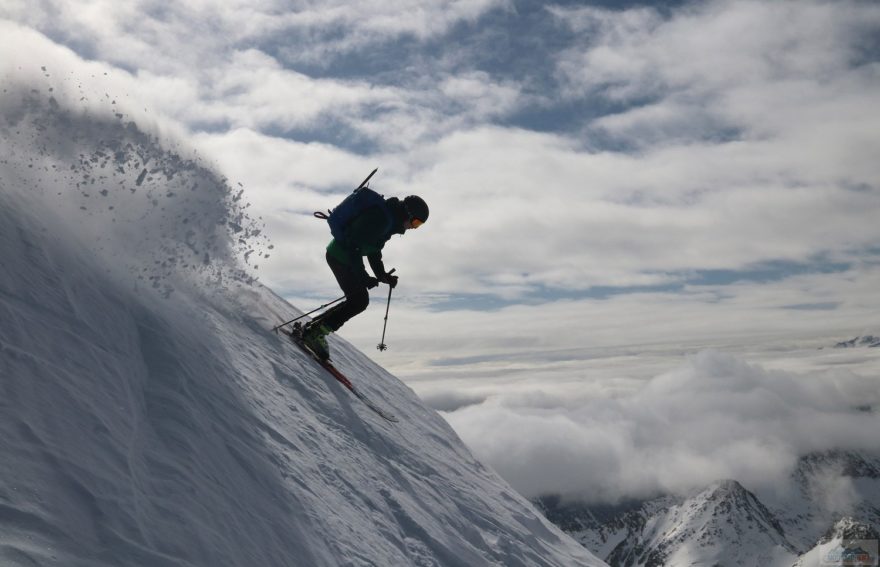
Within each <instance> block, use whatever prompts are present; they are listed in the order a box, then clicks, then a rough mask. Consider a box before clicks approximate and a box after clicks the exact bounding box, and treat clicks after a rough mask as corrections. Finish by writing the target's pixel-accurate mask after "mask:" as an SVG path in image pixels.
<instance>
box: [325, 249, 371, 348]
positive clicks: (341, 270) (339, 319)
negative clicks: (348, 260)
mask: <svg viewBox="0 0 880 567" xmlns="http://www.w3.org/2000/svg"><path fill="white" fill-rule="evenodd" d="M326 258H327V265H328V266H330V269H331V270H333V275H334V276H336V281H337V282H338V283H339V287H340V288H342V292H343V293H344V294H345V301H343V302H342V303H340V304H338V305H336V306H335V307H332V308H330V309H328V310H327V311H325V312H324V313H323V314H322V315H320V316H319V317H317V318H316V321H318V322H320V323H321V324H323V325H325V326H327V327H328V328H329V329H330V330H332V331H336V330H338V329H339V328H340V327H341V326H342V325H344V324H345V322H346V321H348V320H349V319H351V318H352V317H354V316H355V315H357V314H359V313H362V312H363V311H364V310H365V309H366V308H367V306H368V305H369V304H370V293H369V291H368V290H367V286H366V283H365V282H364V281H363V278H362V277H361V274H360V273H359V272H358V271H356V268H353V267H352V266H346V265H345V264H343V263H342V262H340V261H339V260H337V259H336V258H334V257H332V256H330V253H329V252H328V253H327V256H326Z"/></svg>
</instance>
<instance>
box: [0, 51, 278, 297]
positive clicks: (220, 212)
mask: <svg viewBox="0 0 880 567" xmlns="http://www.w3.org/2000/svg"><path fill="white" fill-rule="evenodd" d="M41 70H42V71H43V72H44V74H45V81H46V83H45V84H46V85H47V86H46V87H45V89H44V91H41V90H38V89H33V88H28V87H27V86H23V85H13V86H8V87H6V88H5V89H4V91H3V98H2V103H0V165H2V173H0V184H2V187H3V189H4V190H5V191H8V192H12V193H16V194H18V195H19V196H21V197H23V198H26V199H39V200H41V201H42V202H43V203H44V204H45V205H47V206H48V208H49V209H50V210H53V211H55V212H56V213H57V215H58V219H57V222H63V223H65V224H66V225H68V226H69V227H71V228H73V231H74V232H75V233H76V234H77V235H79V236H80V237H81V239H82V241H81V242H80V243H79V244H81V245H82V246H86V247H89V248H90V249H91V250H92V251H93V252H94V253H97V254H100V255H101V256H103V257H105V258H108V260H109V261H110V262H109V263H110V264H111V265H113V266H114V267H115V268H118V270H117V271H118V272H119V273H120V274H124V273H128V274H130V275H133V276H134V277H135V281H136V282H137V283H139V284H145V285H148V286H150V287H152V288H156V289H157V290H159V291H160V292H162V293H163V294H165V295H167V294H169V293H171V292H172V291H173V289H174V281H175V279H176V278H178V277H179V276H184V277H185V276H191V275H199V276H202V277H208V278H211V279H214V280H217V281H218V282H221V283H232V282H250V281H252V280H253V279H254V276H253V275H252V273H253V271H252V270H247V269H246V268H247V267H240V266H242V261H243V262H245V263H246V264H249V265H250V267H252V268H253V269H256V268H258V266H259V258H263V257H268V255H269V250H270V249H271V248H272V246H271V244H270V243H269V241H268V239H267V238H266V236H265V235H264V234H263V232H262V226H261V225H260V224H259V221H258V220H255V219H253V218H251V217H250V216H249V215H248V212H247V208H248V207H249V204H248V203H246V202H245V201H244V198H243V194H244V189H243V188H242V187H240V186H238V187H235V188H233V187H232V186H231V185H230V183H229V182H228V181H227V180H226V179H225V178H223V177H221V176H220V175H218V174H217V173H215V172H214V171H213V170H212V169H211V168H210V167H208V166H207V165H205V164H204V163H203V162H202V160H201V159H200V158H198V156H196V155H189V154H192V152H191V150H189V149H187V148H182V147H180V145H179V144H177V143H175V142H173V141H167V140H166V141H163V140H161V138H160V136H159V135H158V134H156V133H149V132H147V131H145V130H143V129H141V128H140V127H139V126H138V125H137V124H136V123H135V122H134V121H133V120H130V119H128V118H127V116H126V114H125V113H124V111H123V109H122V108H120V106H121V105H117V103H116V100H115V99H114V98H113V96H112V95H110V94H109V93H105V95H104V97H103V100H99V101H97V103H96V102H95V101H92V100H91V98H90V97H89V96H87V95H86V93H85V92H84V91H80V92H79V93H78V94H80V98H81V101H80V102H79V103H77V102H73V101H71V100H70V99H71V97H70V96H69V93H68V94H67V96H64V95H59V96H57V97H56V93H55V87H52V86H49V85H52V84H53V82H52V80H51V75H50V74H49V73H48V72H46V71H45V67H43V68H42V69H41ZM4 84H9V83H8V81H7V82H4ZM91 96H94V95H91ZM77 106H78V107H77ZM102 107H103V108H102Z"/></svg>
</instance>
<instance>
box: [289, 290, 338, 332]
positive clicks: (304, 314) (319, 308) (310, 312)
mask: <svg viewBox="0 0 880 567" xmlns="http://www.w3.org/2000/svg"><path fill="white" fill-rule="evenodd" d="M343 299H345V296H344V295H343V296H342V297H340V298H339V299H334V300H333V301H331V302H330V303H325V304H324V305H322V306H320V307H318V308H317V309H312V310H311V311H309V312H308V313H303V314H302V315H300V316H299V317H297V318H295V319H291V320H290V321H288V322H287V323H281V324H280V325H278V326H276V327H274V328H273V329H272V330H273V331H274V332H276V333H277V332H278V329H280V328H281V327H284V326H285V325H290V324H291V323H293V322H294V321H299V320H300V319H302V318H303V317H305V316H306V315H311V314H312V313H314V312H315V311H320V310H321V309H324V308H325V307H330V306H331V305H333V304H334V303H338V302H340V301H342V300H343Z"/></svg>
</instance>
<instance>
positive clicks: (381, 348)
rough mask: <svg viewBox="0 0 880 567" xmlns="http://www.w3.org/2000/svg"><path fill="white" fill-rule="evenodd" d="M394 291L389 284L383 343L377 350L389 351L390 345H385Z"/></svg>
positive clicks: (391, 272) (383, 326)
mask: <svg viewBox="0 0 880 567" xmlns="http://www.w3.org/2000/svg"><path fill="white" fill-rule="evenodd" d="M388 273H389V274H393V273H394V270H391V271H390V272H388ZM392 291H394V288H393V287H391V285H390V284H389V286H388V303H387V304H386V305H385V324H384V325H382V342H380V343H379V344H378V345H377V346H376V348H377V349H379V350H381V351H385V350H388V345H386V344H385V329H387V328H388V310H389V309H391V292H392Z"/></svg>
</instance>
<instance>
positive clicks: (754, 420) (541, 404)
mask: <svg viewBox="0 0 880 567" xmlns="http://www.w3.org/2000/svg"><path fill="white" fill-rule="evenodd" d="M870 382H871V380H870V379H868V378H862V377H858V376H855V375H844V374H828V373H824V374H815V375H798V374H792V373H788V372H779V371H767V370H764V369H763V368H761V367H759V366H755V365H750V364H747V363H745V362H743V361H742V360H740V359H738V358H735V357H733V356H730V355H725V354H721V353H717V352H712V351H705V352H702V353H700V354H699V355H697V356H695V357H693V358H691V359H689V361H688V362H687V364H686V365H684V366H683V367H680V368H678V369H676V370H673V371H670V372H667V373H664V374H661V375H659V376H656V377H654V378H652V379H650V380H649V381H648V382H647V383H646V384H644V387H642V388H640V389H639V390H638V391H636V392H635V393H632V394H630V395H625V396H613V395H612V396H609V395H604V396H596V395H595V393H591V395H589V396H583V395H582V396H577V397H574V398H572V397H571V396H570V395H565V397H562V394H554V393H547V392H541V391H540V390H533V391H531V392H522V393H516V394H511V395H502V396H497V397H495V398H492V399H490V400H489V401H487V402H485V403H484V404H482V405H479V406H469V407H465V408H462V409H459V410H458V411H456V412H454V413H451V414H449V415H448V419H449V420H450V422H451V423H452V424H453V426H454V427H455V428H456V430H457V431H458V432H459V433H460V434H461V435H462V437H463V438H464V439H465V441H466V442H467V443H468V444H469V445H470V446H471V447H472V448H473V449H474V450H475V452H476V453H477V454H478V455H479V456H480V457H482V458H484V459H485V460H486V461H487V462H489V463H490V464H492V465H493V466H494V467H495V468H496V469H497V470H498V471H499V472H500V473H501V474H502V476H504V477H505V478H506V479H508V480H509V481H510V482H511V483H512V484H513V485H514V486H515V487H516V488H517V489H518V490H519V491H521V492H523V493H524V494H527V495H530V496H535V495H539V494H547V493H561V494H566V495H570V496H579V497H582V498H586V499H588V500H590V501H601V502H614V501H616V500H618V499H620V498H626V497H645V496H650V495H653V494H656V493H658V492H679V493H681V492H686V491H689V490H692V489H694V488H699V487H701V486H704V485H706V484H708V483H710V482H713V481H715V480H717V479H720V478H736V479H738V480H740V481H741V482H743V483H745V484H746V485H747V486H750V487H754V488H756V489H766V488H771V487H773V486H775V485H777V484H779V485H780V486H781V485H784V483H785V482H786V481H787V476H788V474H790V472H791V470H792V467H793V465H794V464H795V462H796V459H797V457H798V456H800V455H803V454H806V453H809V452H811V451H818V450H824V449H831V448H837V449H841V448H845V449H860V450H875V449H876V440H875V439H874V438H873V434H872V431H873V430H874V429H875V428H876V426H877V420H878V417H877V414H876V413H874V414H871V413H865V412H859V411H857V410H854V409H853V407H854V406H855V405H856V404H857V403H858V402H859V398H860V397H861V396H862V395H864V388H865V386H867V385H868V384H869V383H870ZM869 398H870V399H863V403H869V404H873V405H875V406H876V404H877V403H880V397H878V396H877V395H876V394H872V395H870V396H869Z"/></svg>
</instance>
